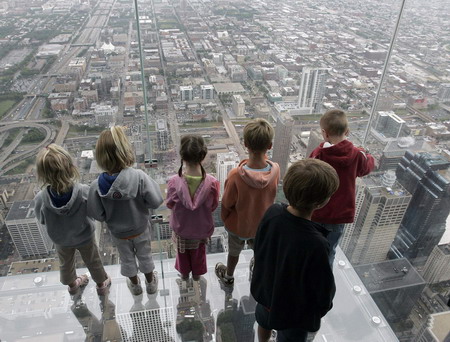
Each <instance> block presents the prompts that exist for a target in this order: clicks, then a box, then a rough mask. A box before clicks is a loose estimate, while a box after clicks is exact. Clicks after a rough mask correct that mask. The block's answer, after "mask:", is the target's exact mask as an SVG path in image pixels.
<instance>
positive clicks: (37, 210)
mask: <svg viewBox="0 0 450 342" xmlns="http://www.w3.org/2000/svg"><path fill="white" fill-rule="evenodd" d="M42 203H43V202H42V196H41V194H38V195H37V196H36V198H35V199H34V215H35V216H36V218H37V220H38V221H39V222H40V223H41V224H45V216H44V213H43V212H42Z"/></svg>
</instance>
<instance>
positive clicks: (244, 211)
mask: <svg viewBox="0 0 450 342" xmlns="http://www.w3.org/2000/svg"><path fill="white" fill-rule="evenodd" d="M273 136H274V130H273V127H272V126H271V125H270V123H269V122H267V121H266V120H264V119H256V120H253V121H250V122H249V123H248V124H247V125H246V126H245V127H244V144H245V147H246V148H247V149H248V153H249V159H246V160H243V161H241V163H240V164H239V166H238V167H237V168H234V169H233V170H231V171H230V173H229V174H228V177H227V180H226V182H225V189H224V193H223V197H222V213H221V216H222V220H223V222H224V224H225V228H226V230H227V231H228V233H229V234H228V258H227V265H226V266H225V265H223V264H222V263H218V264H217V265H216V275H217V276H218V277H219V279H220V280H221V281H222V282H223V283H224V284H226V285H232V284H233V282H234V276H233V274H234V270H235V268H236V265H237V263H238V261H239V255H240V253H241V251H242V249H243V248H244V245H245V243H247V245H248V246H249V247H251V248H252V247H253V240H254V238H255V235H256V231H257V229H258V224H259V222H260V221H261V218H262V217H263V215H264V212H265V211H266V210H267V208H268V207H269V206H270V205H271V204H272V203H273V201H274V200H275V195H276V192H277V185H278V180H279V178H280V168H279V166H278V164H277V163H274V162H271V161H269V160H267V157H266V152H267V150H269V149H271V148H272V140H273Z"/></svg>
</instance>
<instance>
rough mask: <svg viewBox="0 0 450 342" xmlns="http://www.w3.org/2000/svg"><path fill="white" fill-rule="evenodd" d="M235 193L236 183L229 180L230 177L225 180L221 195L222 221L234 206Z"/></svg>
mask: <svg viewBox="0 0 450 342" xmlns="http://www.w3.org/2000/svg"><path fill="white" fill-rule="evenodd" d="M237 195H238V193H237V188H236V184H235V183H234V182H232V181H230V178H228V179H227V180H226V181H225V186H224V189H223V196H222V213H221V217H222V221H224V222H225V220H226V219H227V217H228V216H229V215H230V214H231V212H232V210H233V208H234V207H235V206H236V201H237Z"/></svg>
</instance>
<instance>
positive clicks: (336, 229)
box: [319, 223, 345, 268]
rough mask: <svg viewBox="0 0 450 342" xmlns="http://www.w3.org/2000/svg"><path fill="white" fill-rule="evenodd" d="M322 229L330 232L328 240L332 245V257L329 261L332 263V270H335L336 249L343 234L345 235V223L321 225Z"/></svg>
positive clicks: (330, 256) (329, 257)
mask: <svg viewBox="0 0 450 342" xmlns="http://www.w3.org/2000/svg"><path fill="white" fill-rule="evenodd" d="M319 224H320V225H321V226H322V227H324V228H325V229H326V230H328V231H329V233H328V235H327V240H328V242H329V243H330V255H329V256H328V261H329V262H330V266H331V268H333V262H334V257H335V255H336V247H337V245H338V244H339V241H340V240H341V237H342V234H343V233H344V227H345V223H339V224H329V223H319Z"/></svg>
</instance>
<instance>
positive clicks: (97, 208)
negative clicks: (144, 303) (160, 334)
mask: <svg viewBox="0 0 450 342" xmlns="http://www.w3.org/2000/svg"><path fill="white" fill-rule="evenodd" d="M95 158H96V159H97V164H98V166H99V167H101V168H102V169H103V170H105V171H106V172H103V173H102V174H101V175H100V176H99V177H98V179H96V180H95V181H94V182H93V183H92V185H91V188H90V190H89V197H88V203H89V208H88V214H89V215H91V216H92V217H93V218H95V219H96V220H98V221H102V222H106V225H107V226H108V228H109V230H110V232H111V235H112V238H113V241H114V242H115V244H116V246H117V250H118V251H119V255H120V265H121V273H122V275H123V276H125V277H127V278H128V279H127V284H128V288H129V289H130V291H131V293H132V294H133V295H135V296H138V295H140V294H141V293H142V287H141V281H140V279H139V277H138V270H140V271H141V272H142V273H144V275H145V283H146V290H147V293H148V294H153V293H155V292H156V291H157V289H158V277H157V274H156V272H154V271H153V270H154V268H155V265H154V263H153V258H152V253H151V237H150V229H149V226H150V222H149V209H156V208H158V207H159V206H160V204H161V203H162V201H163V199H162V196H161V190H160V189H159V186H158V184H157V183H156V182H155V181H154V180H153V179H151V178H150V177H149V176H147V175H146V174H145V173H144V172H143V171H141V170H136V169H134V168H132V167H131V166H132V165H133V164H134V154H133V151H132V149H131V145H130V142H129V141H128V138H127V136H126V135H125V132H124V130H123V128H122V127H120V126H113V127H111V129H109V130H105V131H103V132H102V133H101V134H100V137H99V138H98V141H97V146H96V147H95ZM136 259H137V261H138V262H139V263H138V262H137V261H136Z"/></svg>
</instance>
